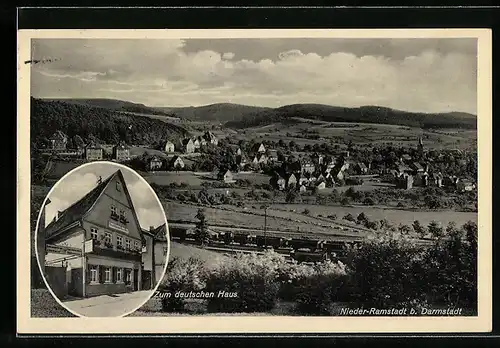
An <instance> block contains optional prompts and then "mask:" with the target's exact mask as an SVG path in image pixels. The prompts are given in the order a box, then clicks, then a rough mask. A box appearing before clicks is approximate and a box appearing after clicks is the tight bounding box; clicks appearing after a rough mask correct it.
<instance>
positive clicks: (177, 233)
mask: <svg viewBox="0 0 500 348" xmlns="http://www.w3.org/2000/svg"><path fill="white" fill-rule="evenodd" d="M168 233H169V234H170V236H172V238H173V239H178V240H180V241H181V242H183V241H185V240H186V236H187V230H186V229H185V228H180V227H169V229H168Z"/></svg>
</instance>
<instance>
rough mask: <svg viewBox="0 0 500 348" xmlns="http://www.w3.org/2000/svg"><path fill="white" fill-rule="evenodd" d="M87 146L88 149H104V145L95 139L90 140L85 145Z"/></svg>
mask: <svg viewBox="0 0 500 348" xmlns="http://www.w3.org/2000/svg"><path fill="white" fill-rule="evenodd" d="M85 148H86V149H97V150H102V149H103V148H102V146H101V145H99V144H98V143H97V142H95V141H90V142H88V143H87V144H86V145H85Z"/></svg>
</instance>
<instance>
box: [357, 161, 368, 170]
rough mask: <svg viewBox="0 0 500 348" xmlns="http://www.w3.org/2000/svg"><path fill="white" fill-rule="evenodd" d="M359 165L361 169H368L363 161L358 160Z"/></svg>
mask: <svg viewBox="0 0 500 348" xmlns="http://www.w3.org/2000/svg"><path fill="white" fill-rule="evenodd" d="M358 166H359V167H360V168H361V169H368V167H367V166H366V164H364V163H363V162H358Z"/></svg>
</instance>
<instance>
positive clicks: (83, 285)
mask: <svg viewBox="0 0 500 348" xmlns="http://www.w3.org/2000/svg"><path fill="white" fill-rule="evenodd" d="M44 233H45V236H44V240H45V248H46V254H45V259H44V260H40V261H41V262H44V264H45V265H48V264H49V265H50V264H53V263H54V262H56V261H57V260H60V259H62V258H65V257H66V263H67V275H68V276H67V277H66V279H64V280H63V281H67V284H66V285H67V288H68V292H69V294H71V295H73V296H78V297H89V296H94V295H103V294H115V293H123V292H130V291H138V290H141V289H142V246H143V242H144V237H143V234H142V228H141V225H140V223H139V219H138V217H137V213H136V209H135V207H134V204H133V202H132V198H131V196H130V193H129V190H128V187H127V183H126V181H125V178H124V176H123V173H122V172H121V170H117V171H116V172H114V173H113V174H111V175H110V176H109V177H108V178H106V179H105V180H101V179H100V180H99V181H98V183H97V185H96V186H95V187H94V188H93V189H91V190H90V191H89V192H88V193H87V194H86V195H85V196H83V197H82V198H81V199H79V200H78V201H76V202H75V203H73V204H72V205H71V206H69V207H68V208H66V209H64V210H63V211H61V212H60V213H58V214H57V215H56V216H55V217H54V219H53V220H52V221H51V222H50V223H49V224H48V225H47V226H46V227H45V229H44ZM84 242H85V243H84ZM83 245H85V248H86V249H85V248H84V247H83ZM82 249H85V250H82ZM71 250H74V251H76V255H81V254H82V253H83V254H84V255H85V257H83V258H82V257H75V256H72V255H74V254H73V252H72V251H71ZM78 251H80V252H78ZM66 254H67V255H66Z"/></svg>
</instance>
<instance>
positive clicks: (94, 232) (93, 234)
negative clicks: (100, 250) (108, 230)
mask: <svg viewBox="0 0 500 348" xmlns="http://www.w3.org/2000/svg"><path fill="white" fill-rule="evenodd" d="M98 236H99V231H98V230H97V228H94V227H92V228H91V229H90V237H92V239H94V240H97V237H98Z"/></svg>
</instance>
